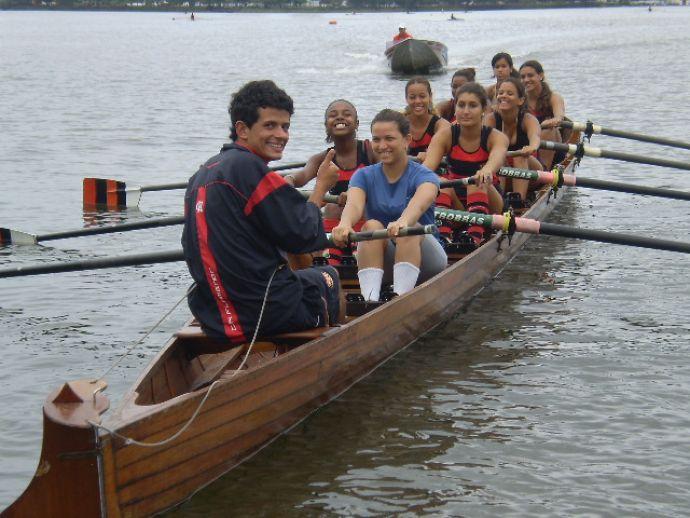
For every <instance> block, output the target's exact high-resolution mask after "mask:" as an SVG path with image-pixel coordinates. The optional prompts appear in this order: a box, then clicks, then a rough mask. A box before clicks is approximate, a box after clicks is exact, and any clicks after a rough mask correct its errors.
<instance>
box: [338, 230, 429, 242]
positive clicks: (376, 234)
mask: <svg viewBox="0 0 690 518" xmlns="http://www.w3.org/2000/svg"><path fill="white" fill-rule="evenodd" d="M435 232H438V229H437V228H436V225H422V226H416V227H403V228H401V229H400V232H398V237H409V236H421V235H424V234H433V233H435ZM388 237H390V236H389V235H388V230H386V229H382V230H367V231H363V232H350V235H349V236H348V240H349V241H350V243H357V242H359V241H373V240H375V239H386V238H388ZM328 239H329V241H330V243H331V244H335V243H334V242H333V239H332V238H331V237H330V236H329V238H328Z"/></svg>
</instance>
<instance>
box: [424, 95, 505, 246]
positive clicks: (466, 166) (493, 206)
mask: <svg viewBox="0 0 690 518" xmlns="http://www.w3.org/2000/svg"><path fill="white" fill-rule="evenodd" d="M488 103H489V100H488V99H487V97H486V91H485V90H484V88H483V87H482V86H481V85H479V84H477V83H467V84H466V85H464V86H462V87H461V88H460V90H459V91H458V102H457V105H456V109H455V117H456V123H455V124H453V125H452V126H451V127H450V128H444V129H442V130H441V131H439V132H438V133H437V134H436V135H434V138H433V139H431V144H429V149H428V150H427V153H426V160H425V161H424V165H425V166H427V167H428V168H429V169H431V170H435V169H436V168H437V167H438V165H439V164H440V163H441V159H442V158H443V157H444V156H445V157H446V162H447V165H448V173H449V174H448V176H449V177H450V178H451V179H456V178H467V177H470V176H474V178H475V182H476V183H475V184H474V185H468V186H467V188H466V189H465V188H464V187H456V188H455V192H456V193H457V195H458V197H459V198H460V199H461V201H463V203H464V204H465V206H466V207H467V210H468V211H470V212H480V213H483V214H488V213H489V211H491V212H493V213H497V212H500V211H501V210H502V209H503V198H502V197H501V195H500V194H499V192H498V190H497V189H496V186H495V185H498V181H497V180H495V179H494V174H495V173H496V171H498V169H499V168H500V167H501V166H502V165H503V163H504V162H505V159H506V151H507V150H508V137H506V136H505V135H504V134H503V133H501V132H500V131H498V130H496V129H494V128H489V127H487V126H484V125H482V118H483V114H484V111H485V110H486V107H487V105H488ZM468 234H469V235H470V236H471V237H472V239H473V241H474V243H475V244H476V245H479V244H481V242H482V240H483V239H484V228H483V227H481V226H479V225H472V226H470V227H469V229H468Z"/></svg>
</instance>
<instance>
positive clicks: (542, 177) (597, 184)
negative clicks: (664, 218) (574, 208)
mask: <svg viewBox="0 0 690 518" xmlns="http://www.w3.org/2000/svg"><path fill="white" fill-rule="evenodd" d="M498 176H503V177H506V178H519V179H522V180H534V181H537V182H539V183H546V184H552V185H553V184H554V180H555V179H556V178H555V175H554V173H553V172H552V171H532V170H529V169H518V168H515V167H502V168H501V169H499V171H498ZM563 184H564V185H576V186H578V187H588V188H591V189H600V190H604V191H616V192H626V193H630V194H645V195H648V196H656V197H659V198H671V199H674V200H690V192H684V191H676V190H673V189H661V188H658V187H646V186H644V185H635V184H631V183H622V182H611V181H609V180H597V179H596V178H583V177H582V176H579V175H577V176H576V175H572V174H564V175H563Z"/></svg>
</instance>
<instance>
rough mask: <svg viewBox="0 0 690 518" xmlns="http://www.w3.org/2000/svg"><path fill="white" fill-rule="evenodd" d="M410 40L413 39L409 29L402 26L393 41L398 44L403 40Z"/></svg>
mask: <svg viewBox="0 0 690 518" xmlns="http://www.w3.org/2000/svg"><path fill="white" fill-rule="evenodd" d="M410 38H412V34H410V33H409V32H407V28H406V27H405V26H404V25H400V26H399V27H398V34H396V35H395V36H393V41H394V42H395V43H398V42H400V41H403V40H409V39H410Z"/></svg>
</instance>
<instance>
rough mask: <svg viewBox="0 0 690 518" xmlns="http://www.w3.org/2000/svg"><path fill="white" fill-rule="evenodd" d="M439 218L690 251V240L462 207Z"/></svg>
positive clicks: (439, 211) (440, 212)
mask: <svg viewBox="0 0 690 518" xmlns="http://www.w3.org/2000/svg"><path fill="white" fill-rule="evenodd" d="M436 219H440V220H443V221H449V222H451V223H459V224H469V225H480V226H482V227H484V228H493V229H495V230H503V231H505V232H510V231H511V228H512V229H514V230H515V231H517V232H525V233H527V234H545V235H549V236H561V237H573V238H575V239H585V240H588V241H599V242H601V243H613V244H616V245H628V246H637V247H641V248H653V249H656V250H668V251H671V252H682V253H685V254H690V243H686V242H681V241H670V240H668V239H654V238H650V237H640V236H636V235H633V234H621V233H616V232H607V231H604V230H590V229H585V228H576V227H569V226H567V225H557V224H554V223H544V222H541V221H537V220H534V219H529V218H519V217H516V218H512V217H508V216H506V215H486V214H477V213H476V212H465V211H460V210H451V209H436ZM511 219H512V222H511ZM513 224H514V227H513Z"/></svg>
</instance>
